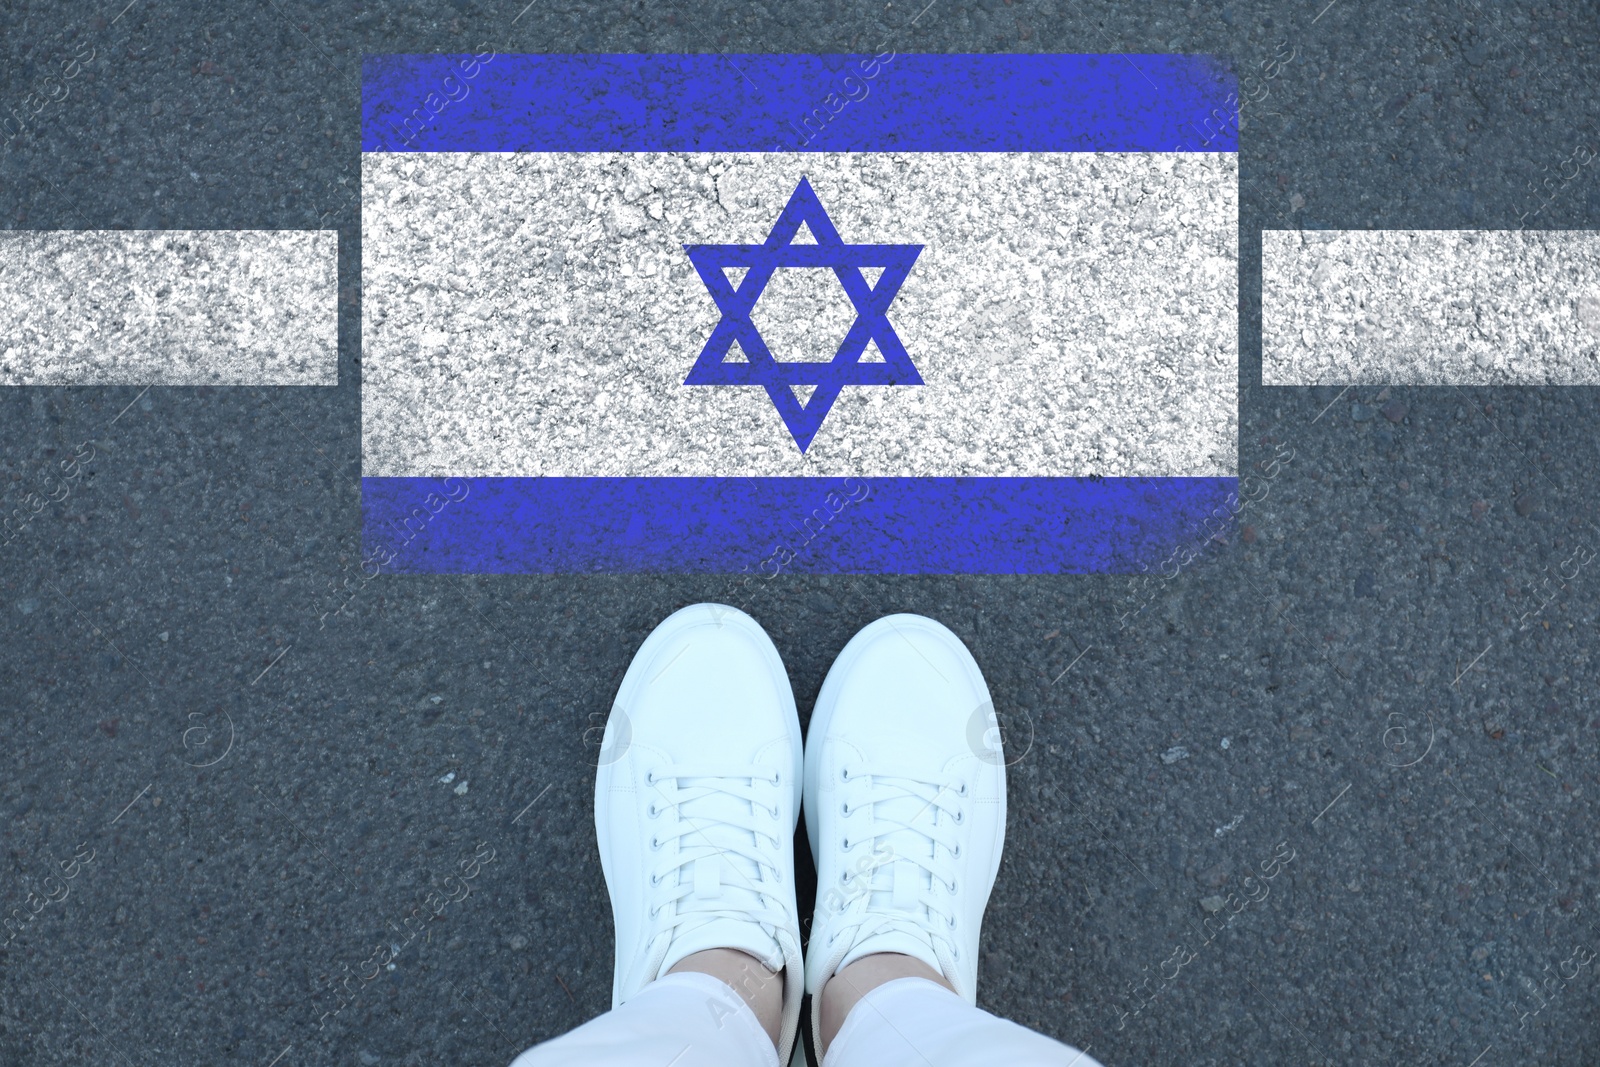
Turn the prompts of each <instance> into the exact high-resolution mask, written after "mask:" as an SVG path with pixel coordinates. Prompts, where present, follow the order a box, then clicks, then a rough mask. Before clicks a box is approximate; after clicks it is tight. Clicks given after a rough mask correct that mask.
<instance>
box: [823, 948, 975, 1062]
mask: <svg viewBox="0 0 1600 1067" xmlns="http://www.w3.org/2000/svg"><path fill="white" fill-rule="evenodd" d="M900 978H926V979H927V980H928V981H930V982H935V983H937V984H939V985H941V986H943V987H944V988H946V989H949V990H950V991H951V992H952V993H953V992H955V989H954V987H952V986H951V985H950V983H949V982H948V981H946V980H945V977H944V975H942V974H940V973H939V972H938V971H936V970H934V969H933V968H932V967H929V966H928V965H927V964H926V963H923V962H922V961H921V960H919V959H917V958H916V957H915V956H906V955H902V954H901V953H898V952H875V953H873V954H872V955H870V956H862V957H861V958H860V959H858V960H856V961H855V962H854V963H852V964H850V966H848V967H844V968H841V969H840V971H839V973H838V974H835V975H834V976H833V977H832V978H829V979H828V981H827V982H826V983H824V985H823V987H822V993H821V994H820V995H821V997H822V1024H821V1026H820V1027H819V1028H818V1029H819V1030H820V1031H821V1032H820V1033H819V1034H818V1035H817V1036H818V1038H819V1039H820V1040H821V1042H822V1047H821V1048H819V1049H817V1055H818V1056H822V1055H824V1054H825V1053H826V1051H827V1048H828V1046H829V1045H832V1044H833V1039H834V1038H835V1037H836V1036H838V1033H839V1030H840V1028H842V1027H843V1026H844V1021H845V1019H846V1018H848V1017H849V1015H850V1012H851V1010H852V1009H853V1008H854V1007H855V1006H856V1005H857V1004H859V1003H860V1002H861V999H862V998H863V997H865V996H866V995H867V994H868V993H870V992H872V991H873V990H874V989H876V988H878V987H879V986H881V985H883V984H884V983H886V982H893V981H895V980H896V979H900Z"/></svg>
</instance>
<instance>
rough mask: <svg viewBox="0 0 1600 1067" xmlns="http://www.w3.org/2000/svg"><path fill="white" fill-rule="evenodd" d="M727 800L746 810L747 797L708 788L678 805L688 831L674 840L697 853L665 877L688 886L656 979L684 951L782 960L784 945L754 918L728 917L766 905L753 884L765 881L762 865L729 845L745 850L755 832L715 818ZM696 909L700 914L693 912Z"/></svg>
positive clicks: (693, 781)
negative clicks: (728, 950)
mask: <svg viewBox="0 0 1600 1067" xmlns="http://www.w3.org/2000/svg"><path fill="white" fill-rule="evenodd" d="M712 781H713V780H712V779H700V778H680V779H679V780H678V785H679V788H680V789H684V790H689V791H693V790H694V789H695V788H696V787H698V786H702V785H708V784H711V783H712ZM729 805H738V811H739V813H740V814H748V813H749V812H750V810H751V805H750V802H749V801H744V800H739V799H737V798H734V797H730V796H728V795H727V794H724V793H712V794H710V795H709V796H705V797H700V798H697V799H694V800H686V801H683V802H682V803H680V804H679V805H678V814H679V819H680V821H681V824H682V828H683V829H686V830H688V833H686V834H685V835H684V836H683V837H682V838H680V839H679V845H680V847H682V848H684V849H685V850H686V851H689V852H692V853H694V855H695V857H696V858H695V859H693V860H690V861H688V862H686V863H684V864H683V866H681V867H679V868H678V869H677V870H676V871H675V872H674V873H673V874H671V875H669V876H668V878H669V880H670V884H672V885H674V886H676V887H682V886H685V885H687V886H692V887H693V888H692V890H691V892H690V893H689V895H688V896H685V897H682V898H680V899H679V900H678V904H677V908H678V926H677V929H676V930H675V931H674V933H673V937H672V943H671V944H670V945H669V946H667V951H666V955H665V956H664V957H663V958H662V962H661V965H660V967H659V969H658V970H657V971H656V977H658V978H659V977H660V976H661V975H663V974H665V973H666V972H667V971H669V970H671V969H672V967H673V966H674V965H675V964H677V963H678V962H679V961H680V960H682V959H683V958H684V957H685V956H690V955H693V954H694V953H696V952H703V951H705V950H706V949H713V948H732V949H738V950H739V951H741V952H747V953H749V954H750V955H752V956H755V957H756V958H757V959H759V960H761V961H762V962H763V963H765V964H766V965H767V966H768V967H769V968H770V969H771V970H774V971H776V970H779V969H780V968H782V967H783V965H784V951H783V947H782V946H781V945H780V944H779V943H778V940H777V939H776V938H775V937H773V936H772V935H771V934H769V933H767V932H766V930H765V929H764V928H763V927H762V926H761V924H760V923H759V922H755V921H753V920H750V919H744V918H730V917H729V916H728V914H727V913H730V912H731V913H734V914H738V913H745V914H748V913H750V912H753V911H760V910H765V909H766V905H765V904H763V902H762V900H761V895H760V893H759V892H757V887H761V886H764V883H763V880H762V876H761V868H760V867H759V866H758V865H757V864H756V863H755V861H754V860H751V859H749V858H748V857H746V856H742V855H739V854H738V852H737V851H736V850H735V848H734V847H730V846H736V848H737V849H739V850H743V851H745V852H748V851H750V850H751V847H752V846H753V845H754V844H755V843H756V841H755V836H756V835H755V834H754V833H752V832H751V831H749V830H743V829H740V828H739V827H736V826H729V825H727V823H725V822H722V821H720V818H721V817H725V816H726V815H727V814H728V811H729ZM697 912H704V913H705V914H704V915H697V914H696V913H697Z"/></svg>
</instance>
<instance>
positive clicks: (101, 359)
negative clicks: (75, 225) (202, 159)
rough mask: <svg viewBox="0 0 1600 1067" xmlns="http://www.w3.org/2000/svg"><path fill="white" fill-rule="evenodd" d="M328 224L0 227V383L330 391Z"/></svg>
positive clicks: (332, 297) (333, 330) (332, 247)
mask: <svg viewBox="0 0 1600 1067" xmlns="http://www.w3.org/2000/svg"><path fill="white" fill-rule="evenodd" d="M338 260H339V236H338V233H337V232H335V231H333V230H302V231H295V230H75V231H45V230H36V231H35V230H17V231H8V232H4V233H0V385H336V384H338V374H339V363H338V296H339V292H338Z"/></svg>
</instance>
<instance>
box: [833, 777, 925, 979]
mask: <svg viewBox="0 0 1600 1067" xmlns="http://www.w3.org/2000/svg"><path fill="white" fill-rule="evenodd" d="M873 817H874V819H891V820H897V821H899V822H909V823H912V824H913V825H927V824H930V823H931V822H932V821H933V820H935V819H938V818H947V817H948V816H947V815H945V813H944V812H942V811H941V810H939V809H938V808H937V807H934V806H932V805H930V804H929V803H928V802H927V801H926V800H923V799H922V798H921V797H916V796H897V797H892V798H890V799H886V800H879V801H876V802H874V803H873ZM875 845H876V849H877V852H878V853H879V854H882V853H883V852H885V851H887V850H892V852H891V853H890V854H891V855H892V856H893V857H894V859H891V860H890V861H889V862H887V863H884V864H883V866H881V867H878V868H877V869H875V870H873V871H872V872H871V875H870V881H869V883H868V884H869V885H870V890H869V892H868V894H867V908H866V910H867V911H868V912H869V913H870V914H872V915H881V916H884V917H885V918H886V919H887V920H889V921H888V922H886V923H885V928H884V929H882V930H880V931H878V932H877V933H873V934H869V935H868V936H867V937H866V938H864V939H863V940H862V941H861V942H860V943H858V944H857V945H855V946H854V947H852V948H851V950H850V951H849V953H847V954H846V955H845V957H844V959H843V960H841V961H840V963H839V964H838V967H839V968H840V969H842V968H844V967H848V966H849V965H850V964H852V963H854V962H855V961H856V960H858V959H860V958H861V957H862V956H870V955H872V954H873V953H875V952H899V953H903V954H905V955H907V956H912V957H915V958H916V959H919V960H921V961H922V962H923V963H926V964H927V965H928V966H929V967H932V968H933V969H934V970H935V971H938V972H939V973H941V974H943V973H944V966H943V965H942V964H941V963H940V962H939V958H938V955H937V954H936V953H935V951H934V946H933V938H932V937H931V936H929V934H928V933H927V929H928V926H929V924H930V923H933V922H936V921H937V922H942V921H943V920H942V919H941V918H939V917H937V916H930V915H929V914H928V911H927V909H926V908H925V907H924V906H923V905H922V904H921V903H920V898H921V897H922V896H923V895H924V894H925V893H926V892H927V891H928V889H929V888H931V886H932V884H933V878H932V876H931V875H929V874H928V872H927V871H925V870H923V869H922V868H921V867H920V866H918V865H917V864H915V863H911V862H897V861H898V860H900V859H901V858H902V857H911V856H915V857H917V858H918V859H930V860H931V859H932V858H933V856H934V845H933V839H932V838H930V837H927V836H926V835H924V834H920V833H918V832H916V831H915V830H892V831H890V832H888V833H885V834H882V835H880V836H879V837H878V838H877V839H876V841H875ZM867 877H869V876H865V875H864V876H863V878H867Z"/></svg>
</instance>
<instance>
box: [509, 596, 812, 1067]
mask: <svg viewBox="0 0 1600 1067" xmlns="http://www.w3.org/2000/svg"><path fill="white" fill-rule="evenodd" d="M601 752H602V758H601V765H600V767H599V769H598V772H597V774H596V776H595V826H596V832H597V836H598V843H599V846H600V865H601V868H602V870H603V871H604V872H605V878H606V887H607V889H608V890H609V891H610V895H611V914H612V919H613V921H614V923H615V926H616V962H615V969H614V972H613V979H612V1010H611V1011H610V1012H608V1013H607V1014H606V1015H603V1016H601V1017H600V1018H599V1019H595V1020H593V1021H591V1022H589V1023H587V1024H585V1025H584V1026H581V1027H579V1028H578V1029H577V1030H574V1031H572V1032H571V1033H569V1034H566V1035H565V1036H563V1037H560V1038H557V1039H556V1040H554V1041H551V1042H547V1043H546V1044H543V1045H539V1046H537V1047H535V1048H532V1049H529V1050H528V1051H527V1052H525V1053H523V1055H522V1057H520V1058H519V1059H518V1061H517V1067H534V1065H537V1067H556V1065H558V1064H559V1065H566V1064H569V1063H570V1064H579V1063H583V1064H595V1065H597V1067H608V1065H613V1064H615V1065H618V1067H624V1065H625V1067H634V1065H635V1064H637V1065H638V1067H661V1065H663V1064H666V1063H669V1062H671V1063H673V1064H674V1067H698V1065H701V1064H706V1065H713V1064H715V1065H724V1064H726V1065H742V1064H762V1065H764V1067H777V1065H778V1064H779V1063H780V1060H781V1061H783V1062H786V1061H787V1059H788V1057H789V1053H790V1050H791V1049H792V1047H793V1044H794V1037H795V1034H796V1032H797V1029H798V1025H799V1015H800V996H801V992H802V985H803V978H802V966H801V962H800V923H799V913H798V908H797V907H796V904H795V887H794V827H795V824H796V822H797V821H798V818H799V808H800V790H801V771H802V763H801V745H800V722H799V719H798V718H797V717H796V715H795V707H794V696H793V694H792V693H791V692H790V689H789V681H788V678H787V676H786V675H785V674H784V670H783V663H782V661H781V660H780V659H779V657H778V652H777V649H775V648H774V647H773V646H772V642H771V640H770V639H768V637H767V635H766V634H765V633H764V632H762V630H761V628H760V626H758V625H757V624H756V622H755V621H754V620H753V619H751V618H750V617H749V616H747V615H745V614H743V613H742V612H739V611H736V610H734V609H733V608H726V607H720V606H717V605H711V604H698V605H695V606H693V607H688V608H684V609H683V610H682V611H679V612H677V613H676V614H674V615H673V616H672V617H671V618H669V619H667V620H666V621H665V622H663V623H662V624H661V625H660V626H658V627H656V629H655V631H654V632H653V633H652V634H651V635H650V636H649V637H648V638H647V639H646V640H645V643H644V645H643V646H642V647H641V648H640V649H639V652H638V654H637V655H635V656H634V659H633V663H632V664H630V665H629V667H628V672H627V674H626V676H625V677H624V678H623V680H622V686H621V688H620V690H619V691H618V693H617V700H616V703H615V705H614V706H613V708H612V712H611V719H610V721H608V722H607V724H606V737H605V744H604V745H603V746H602V748H601ZM752 1034H753V1035H754V1037H755V1039H756V1044H755V1046H753V1047H752V1045H751V1042H750V1037H751V1035H752ZM669 1045H670V1046H673V1047H670V1048H669V1047H668V1046H669ZM663 1053H664V1054H663ZM674 1057H677V1058H674Z"/></svg>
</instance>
